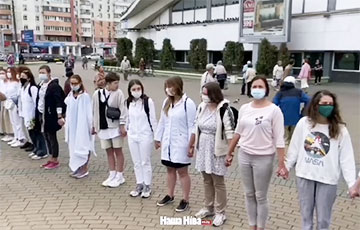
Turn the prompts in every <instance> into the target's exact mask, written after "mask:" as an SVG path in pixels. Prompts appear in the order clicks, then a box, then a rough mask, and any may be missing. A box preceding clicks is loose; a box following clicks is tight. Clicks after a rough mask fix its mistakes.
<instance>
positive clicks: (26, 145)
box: [20, 142, 33, 149]
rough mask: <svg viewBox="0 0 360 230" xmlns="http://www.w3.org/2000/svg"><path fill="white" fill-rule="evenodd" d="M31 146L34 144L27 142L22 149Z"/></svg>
mask: <svg viewBox="0 0 360 230" xmlns="http://www.w3.org/2000/svg"><path fill="white" fill-rule="evenodd" d="M29 147H33V145H32V144H31V143H30V142H26V143H25V144H24V145H23V146H21V147H20V149H26V148H29Z"/></svg>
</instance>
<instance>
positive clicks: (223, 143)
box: [193, 99, 235, 156]
mask: <svg viewBox="0 0 360 230" xmlns="http://www.w3.org/2000/svg"><path fill="white" fill-rule="evenodd" d="M224 103H228V104H229V106H228V108H229V109H230V102H229V101H228V100H226V99H225V100H223V101H222V102H220V103H219V104H218V106H217V108H216V134H215V155H216V156H223V155H226V153H227V150H228V148H229V145H228V140H231V139H232V138H233V135H234V129H235V127H232V124H231V123H232V121H231V118H230V116H229V110H228V109H227V110H225V113H224V117H223V121H222V120H221V117H220V108H221V107H222V106H223V105H224ZM206 106H207V104H206V103H204V102H202V103H201V104H200V105H199V107H198V110H197V114H196V121H197V120H198V119H199V117H201V116H202V115H203V114H204V111H205V108H206ZM196 121H195V129H194V132H193V133H195V146H196V150H198V141H199V135H201V134H200V130H199V127H198V123H197V122H196ZM223 122H224V133H222V124H223Z"/></svg>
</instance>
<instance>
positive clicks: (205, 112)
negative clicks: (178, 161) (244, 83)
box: [189, 82, 235, 227]
mask: <svg viewBox="0 0 360 230" xmlns="http://www.w3.org/2000/svg"><path fill="white" fill-rule="evenodd" d="M229 103H230V102H229V101H228V100H226V99H224V96H223V94H222V93H221V89H220V87H219V85H218V84H217V83H215V82H209V83H206V84H205V85H204V87H203V94H202V103H201V104H200V105H199V107H198V109H197V115H196V122H195V130H194V132H193V134H192V135H191V140H190V143H189V154H190V156H192V155H193V154H194V149H196V165H195V168H196V169H197V170H198V171H199V172H200V173H201V174H202V176H203V180H204V196H205V204H204V208H202V209H200V211H198V212H197V213H196V214H195V217H196V218H205V217H207V216H210V215H214V214H215V216H214V218H213V225H214V226H216V227H218V226H221V225H223V224H224V222H225V220H226V216H225V208H226V204H227V196H226V186H225V178H224V176H225V175H226V172H227V168H226V165H225V157H226V152H227V150H228V144H229V143H230V142H231V139H232V137H233V134H234V129H235V127H234V126H235V122H234V115H233V114H232V111H231V110H230V106H229Z"/></svg>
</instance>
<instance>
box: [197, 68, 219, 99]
mask: <svg viewBox="0 0 360 230" xmlns="http://www.w3.org/2000/svg"><path fill="white" fill-rule="evenodd" d="M208 82H216V75H215V66H214V65H213V64H212V63H209V64H207V65H206V72H205V73H203V75H202V77H201V82H200V95H201V94H202V87H203V86H204V85H205V84H206V83H208Z"/></svg>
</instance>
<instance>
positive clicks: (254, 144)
mask: <svg viewBox="0 0 360 230" xmlns="http://www.w3.org/2000/svg"><path fill="white" fill-rule="evenodd" d="M235 132H236V133H238V134H239V135H240V140H239V146H240V148H241V150H243V151H244V152H245V153H248V154H251V155H271V154H274V153H275V152H276V148H285V142H284V116H283V114H282V112H281V110H280V108H279V107H278V106H276V105H275V104H271V105H269V106H266V107H264V108H254V107H253V106H252V102H250V103H247V104H244V105H242V106H241V108H240V110H239V118H238V123H237V127H236V130H235Z"/></svg>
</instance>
